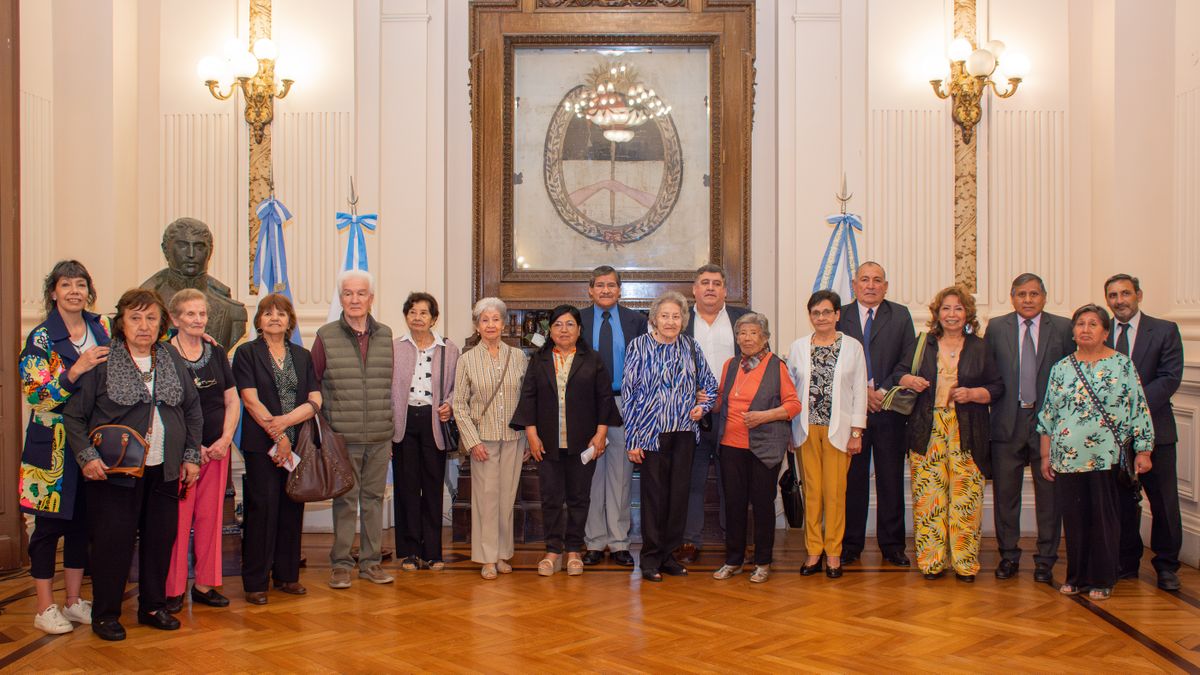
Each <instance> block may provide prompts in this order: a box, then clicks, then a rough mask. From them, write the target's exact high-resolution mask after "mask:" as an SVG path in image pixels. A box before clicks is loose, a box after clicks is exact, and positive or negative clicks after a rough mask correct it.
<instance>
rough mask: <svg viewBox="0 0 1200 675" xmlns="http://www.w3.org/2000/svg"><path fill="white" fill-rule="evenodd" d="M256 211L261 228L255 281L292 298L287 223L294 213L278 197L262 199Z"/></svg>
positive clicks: (267, 289) (271, 291)
mask: <svg viewBox="0 0 1200 675" xmlns="http://www.w3.org/2000/svg"><path fill="white" fill-rule="evenodd" d="M255 214H256V215H257V216H258V220H259V222H260V223H261V225H260V226H259V228H258V255H257V256H256V257H255V259H254V283H255V285H257V286H258V287H259V288H265V289H266V292H267V293H283V294H284V295H286V296H287V297H288V298H291V297H292V289H291V284H290V283H289V282H288V272H287V249H286V248H285V247H284V242H283V224H284V223H286V222H287V221H289V220H291V219H292V214H291V212H290V211H288V210H287V207H286V206H284V205H283V204H282V203H280V201H279V200H278V199H275V198H274V197H267V198H266V199H264V200H262V201H261V202H259V204H258V207H257V208H256V209H255Z"/></svg>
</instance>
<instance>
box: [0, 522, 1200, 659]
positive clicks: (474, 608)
mask: <svg viewBox="0 0 1200 675" xmlns="http://www.w3.org/2000/svg"><path fill="white" fill-rule="evenodd" d="M780 535H781V536H780V538H779V542H778V544H777V548H776V551H777V557H776V559H777V561H779V562H777V564H776V565H775V566H774V575H773V576H772V577H771V580H770V582H769V583H767V584H764V585H761V586H756V585H752V584H750V583H749V581H748V577H747V576H746V575H742V576H740V577H735V578H733V579H731V580H729V581H724V582H718V581H715V580H713V579H712V577H711V575H710V574H709V572H711V571H712V570H713V569H714V568H715V567H716V566H717V565H718V564H719V563H720V560H719V554H718V553H716V552H711V553H706V554H705V555H704V557H702V559H701V561H700V563H698V564H696V565H694V566H692V568H691V569H692V574H691V575H690V576H688V577H686V578H682V579H676V578H668V579H667V580H666V581H665V582H664V583H662V584H645V583H642V581H641V578H640V576H638V575H637V574H636V573H633V572H631V571H630V570H628V569H625V568H618V567H614V566H610V565H607V564H606V565H604V566H601V567H599V568H589V569H588V571H587V572H586V573H585V574H584V575H583V576H582V577H579V578H568V577H567V576H566V575H565V574H563V573H560V574H559V575H556V576H555V577H553V578H549V579H545V578H541V577H538V576H537V575H536V573H535V572H534V571H533V568H534V565H535V563H536V560H537V559H538V557H539V554H538V552H537V551H534V550H525V551H521V552H519V553H518V555H517V558H516V561H515V562H516V563H517V566H518V569H517V572H516V573H515V574H513V575H510V576H501V577H500V579H499V580H497V581H492V582H487V581H483V580H481V579H480V578H479V575H478V567H477V566H475V565H472V564H471V563H469V562H452V563H451V564H450V565H449V566H448V568H447V569H446V570H445V571H443V572H441V573H435V572H428V571H422V572H411V573H402V572H400V571H399V570H398V569H395V564H394V563H390V564H389V565H388V566H389V568H391V569H392V572H393V574H395V575H396V577H397V581H396V583H395V584H392V585H387V586H373V585H371V584H369V583H366V582H365V581H364V580H359V579H355V584H354V587H353V588H351V589H350V590H345V591H334V590H331V589H330V588H329V587H328V586H326V585H325V581H326V579H327V576H328V563H327V562H326V561H327V559H328V558H327V550H328V549H327V546H328V537H327V536H325V537H322V536H320V535H314V536H309V537H306V540H305V544H306V549H305V550H306V555H307V558H308V561H309V566H308V568H307V569H306V570H305V571H304V573H303V575H302V581H303V582H304V583H305V584H306V585H307V586H308V589H309V595H308V596H307V597H292V596H287V595H282V594H279V593H272V594H271V598H270V604H268V605H266V606H263V607H251V606H248V605H247V604H246V603H245V602H244V601H243V600H242V598H241V593H240V582H239V580H237V579H230V580H229V582H230V583H229V584H228V585H227V587H226V591H227V594H228V595H230V597H231V598H232V599H233V604H232V606H231V607H230V608H228V609H220V610H219V609H211V608H208V607H195V608H191V607H186V608H185V611H184V613H183V614H182V615H180V619H181V620H182V621H183V624H184V627H183V629H182V630H180V631H178V632H173V633H163V632H159V631H154V630H152V629H149V628H145V627H141V626H138V625H137V624H136V622H135V620H134V616H133V615H134V611H135V601H130V602H128V603H127V604H126V613H125V616H124V617H123V618H124V623H125V624H126V627H127V628H128V630H129V639H127V640H126V641H125V642H121V643H108V642H102V641H101V640H99V639H98V638H96V637H95V636H93V635H92V634H91V632H90V630H87V628H86V627H81V628H77V629H76V631H75V632H74V633H70V634H67V635H63V636H46V635H43V634H42V633H41V632H40V631H38V630H36V629H34V628H33V626H32V620H33V612H34V600H33V598H32V597H26V596H27V594H32V587H33V584H32V580H31V579H30V578H29V577H28V575H21V576H19V577H15V578H11V579H7V580H4V581H0V605H2V606H3V614H2V615H0V671H4V672H13V671H17V672H24V671H46V670H54V671H60V670H83V671H114V670H119V671H155V672H164V671H178V672H197V671H200V672H229V671H239V672H331V671H340V672H372V673H374V672H405V671H432V672H456V673H466V672H499V673H531V672H532V673H541V672H550V671H558V672H576V671H596V672H621V673H628V672H652V671H655V672H679V671H691V672H756V673H758V672H761V673H777V672H793V671H823V672H883V671H886V672H897V671H902V672H914V671H924V672H928V671H937V672H1012V671H1014V670H1015V671H1043V672H1045V671H1055V672H1089V673H1091V672H1098V671H1105V672H1126V673H1127V672H1151V671H1154V672H1161V671H1167V672H1179V671H1184V672H1196V673H1200V573H1198V572H1197V571H1196V570H1194V569H1191V568H1186V567H1185V568H1184V569H1183V570H1182V574H1181V577H1182V579H1183V585H1184V589H1183V591H1182V592H1181V593H1164V592H1162V591H1159V590H1157V589H1156V588H1155V586H1154V575H1153V571H1152V570H1151V569H1150V567H1149V564H1148V563H1144V565H1143V571H1142V578H1141V579H1139V580H1137V581H1126V582H1122V583H1121V584H1120V585H1119V586H1118V587H1117V589H1116V591H1115V592H1114V594H1113V597H1112V599H1111V600H1109V601H1107V602H1103V603H1091V602H1089V601H1087V600H1083V599H1071V598H1066V597H1062V596H1060V595H1059V594H1058V593H1057V592H1056V591H1055V590H1054V589H1053V588H1051V587H1050V586H1047V585H1044V584H1035V583H1034V582H1033V579H1032V573H1031V570H1028V569H1022V570H1021V572H1022V574H1021V578H1020V579H1012V580H1008V581H1004V582H1000V581H997V580H996V579H995V578H994V577H993V576H992V574H991V571H992V566H994V563H995V554H994V553H990V554H989V555H988V556H987V557H986V558H985V570H984V573H982V574H981V575H980V577H979V580H978V582H977V583H976V584H974V585H966V584H962V583H958V582H956V581H955V580H954V579H953V577H950V578H947V579H942V580H939V581H936V582H927V581H925V580H923V579H922V578H921V576H920V575H919V574H918V573H916V572H914V571H906V570H899V569H897V568H894V567H888V566H881V565H880V559H879V555H878V553H871V552H868V553H867V554H866V555H865V556H864V558H863V561H862V562H861V563H859V564H856V565H853V566H848V567H847V573H846V575H845V576H844V577H843V578H842V579H839V580H829V579H826V578H824V577H823V576H815V577H808V578H801V577H800V576H799V575H798V574H797V573H796V572H797V570H798V569H799V564H800V561H801V559H802V556H801V554H800V551H799V549H800V548H801V547H802V546H803V542H802V541H801V537H800V533H799V532H795V533H792V534H791V536H787V535H786V534H785V533H783V532H781V533H780ZM386 541H387V542H388V543H389V544H390V542H391V537H390V532H389V533H388V536H387V537H386ZM984 547H985V551H994V542H993V541H991V540H987V541H985V543H984ZM1030 548H1032V546H1031V545H1029V546H1026V550H1029V549H1030ZM452 553H453V555H451V556H449V557H450V559H451V560H455V559H458V560H461V559H462V558H463V557H464V556H463V553H464V551H463V549H462V548H461V547H460V548H458V549H456V550H453V551H452ZM1147 553H1148V555H1149V552H1147ZM1026 563H1027V564H1028V556H1027V557H1026ZM1063 564H1064V563H1062V562H1060V566H1059V567H1058V568H1056V571H1057V572H1059V574H1061V573H1062V570H1063V569H1064V567H1063ZM60 584H61V581H60ZM87 594H88V592H87V591H86V589H85V592H84V595H85V596H86V595H87ZM60 595H61V593H60Z"/></svg>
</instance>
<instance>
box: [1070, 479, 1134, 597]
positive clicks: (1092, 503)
mask: <svg viewBox="0 0 1200 675" xmlns="http://www.w3.org/2000/svg"><path fill="white" fill-rule="evenodd" d="M1054 483H1055V485H1054V496H1055V498H1056V499H1057V500H1058V508H1059V510H1060V511H1061V512H1062V514H1063V530H1064V531H1065V532H1066V539H1067V579H1066V583H1068V584H1071V585H1072V586H1079V587H1080V588H1112V587H1113V585H1114V584H1116V583H1117V541H1118V539H1119V537H1120V521H1119V520H1118V507H1117V500H1118V490H1119V487H1118V485H1117V479H1116V475H1115V474H1113V472H1112V471H1107V470H1106V471H1086V472H1084V473H1060V474H1058V475H1057V476H1055V477H1054Z"/></svg>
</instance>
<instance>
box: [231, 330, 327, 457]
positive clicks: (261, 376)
mask: <svg viewBox="0 0 1200 675" xmlns="http://www.w3.org/2000/svg"><path fill="white" fill-rule="evenodd" d="M287 346H288V349H289V350H291V352H292V364H293V365H294V366H295V368H296V405H297V406H300V405H303V404H304V402H305V401H307V400H308V395H309V394H311V393H312V392H314V391H316V392H319V391H321V383H320V382H318V381H317V373H316V371H315V370H313V364H312V355H311V354H309V352H308V350H307V349H305V348H304V347H301V346H300V345H297V344H295V343H293V342H288V343H287ZM233 377H234V379H235V380H237V388H238V392H239V393H240V392H241V391H242V390H243V389H256V390H258V400H259V401H262V404H263V405H264V406H266V407H267V410H269V411H270V412H271V414H272V415H282V414H284V411H283V405H282V404H280V402H279V390H277V389H276V388H275V372H274V370H272V366H271V350H270V348H269V347H267V343H266V341H265V340H264V339H263V338H258V339H256V340H252V341H250V342H246V343H244V344H243V345H242V346H241V347H238V348H237V351H236V352H234V354H233ZM272 445H275V441H274V440H272V439H271V438H270V437H269V436H267V431H266V430H265V429H263V428H262V427H261V426H259V425H258V422H256V421H255V420H254V416H253V415H249V414H247V415H243V416H242V444H241V446H239V449H240V450H241V451H242V452H266V451H268V450H270V449H271V446H272Z"/></svg>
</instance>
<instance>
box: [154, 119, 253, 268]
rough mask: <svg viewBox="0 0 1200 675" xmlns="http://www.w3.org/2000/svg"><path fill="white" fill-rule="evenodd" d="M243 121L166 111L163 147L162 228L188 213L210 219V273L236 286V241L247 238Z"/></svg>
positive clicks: (208, 222) (162, 139) (194, 216)
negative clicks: (242, 215)
mask: <svg viewBox="0 0 1200 675" xmlns="http://www.w3.org/2000/svg"><path fill="white" fill-rule="evenodd" d="M239 122H240V119H237V118H235V117H234V115H233V114H232V113H228V112H223V113H198V112H197V113H168V114H164V115H162V117H161V121H160V133H161V138H160V141H161V143H160V145H159V147H160V148H161V155H160V162H161V167H160V168H161V170H160V172H159V176H160V178H159V199H158V202H159V211H158V212H159V221H160V222H159V226H160V228H165V227H166V226H167V224H168V223H170V222H171V221H173V220H175V219H176V218H182V217H185V216H186V217H190V218H198V219H200V220H202V221H204V222H205V223H207V224H208V226H209V228H210V229H211V230H212V233H213V239H214V241H215V242H216V245H215V248H214V255H213V257H212V262H210V263H209V273H210V274H212V275H213V276H215V277H216V278H218V279H220V280H221V281H223V282H225V283H227V284H229V285H231V286H233V287H234V288H236V282H237V280H238V279H239V278H240V275H239V272H240V271H241V270H240V269H239V267H240V265H239V262H238V261H239V260H240V256H238V255H237V251H238V250H239V247H238V245H237V243H238V242H239V241H244V240H245V237H244V235H242V233H241V231H240V227H239V224H240V223H241V222H242V221H241V220H240V219H239V217H238V216H239V214H238V211H239V209H241V208H242V207H243V204H242V202H241V195H243V194H244V191H243V189H241V186H239V184H238V155H239V153H240V152H241V151H240V150H239V148H238V144H237V125H238V123H239ZM159 232H160V233H161V232H162V230H161V229H159ZM161 262H162V264H161V266H166V262H165V261H161ZM161 266H160V267H161ZM138 281H139V282H140V281H141V280H140V279H139V280H138Z"/></svg>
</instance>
